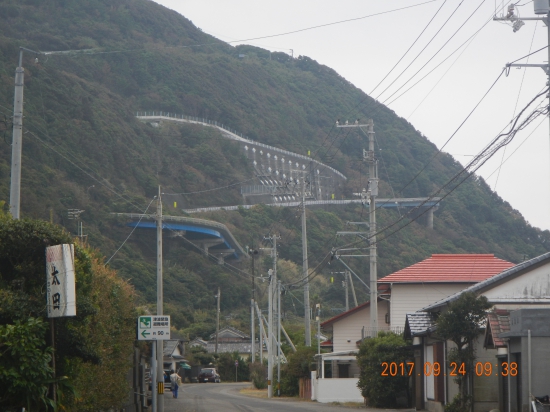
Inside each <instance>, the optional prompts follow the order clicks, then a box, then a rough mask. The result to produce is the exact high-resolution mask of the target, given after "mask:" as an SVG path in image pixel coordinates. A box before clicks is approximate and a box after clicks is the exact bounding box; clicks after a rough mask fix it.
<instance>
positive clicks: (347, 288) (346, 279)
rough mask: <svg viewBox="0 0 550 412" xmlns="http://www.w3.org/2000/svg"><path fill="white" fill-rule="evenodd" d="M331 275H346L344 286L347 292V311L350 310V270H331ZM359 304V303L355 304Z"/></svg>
mask: <svg viewBox="0 0 550 412" xmlns="http://www.w3.org/2000/svg"><path fill="white" fill-rule="evenodd" d="M330 274H331V275H344V280H343V281H342V287H343V288H344V292H345V294H346V312H347V311H348V310H349V284H348V271H347V270H346V271H344V272H330ZM355 306H357V305H355Z"/></svg>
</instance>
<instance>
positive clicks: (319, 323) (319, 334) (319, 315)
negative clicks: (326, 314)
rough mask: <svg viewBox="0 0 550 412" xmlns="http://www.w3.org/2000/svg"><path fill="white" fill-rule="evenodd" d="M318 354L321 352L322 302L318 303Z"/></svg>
mask: <svg viewBox="0 0 550 412" xmlns="http://www.w3.org/2000/svg"><path fill="white" fill-rule="evenodd" d="M315 306H316V307H317V319H316V320H317V355H320V354H321V304H320V303H317V304H316V305H315Z"/></svg>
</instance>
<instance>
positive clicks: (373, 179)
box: [363, 119, 378, 338]
mask: <svg viewBox="0 0 550 412" xmlns="http://www.w3.org/2000/svg"><path fill="white" fill-rule="evenodd" d="M368 125H369V127H368V131H367V133H368V137H369V150H368V151H367V152H366V153H365V151H363V159H364V160H366V161H367V162H368V163H369V186H368V190H367V193H368V194H370V198H369V204H370V207H369V212H370V213H369V241H370V259H369V260H370V262H369V263H370V328H371V338H375V337H376V336H378V274H377V270H376V268H377V265H376V196H378V161H377V160H376V159H375V157H374V122H373V121H372V119H369V122H368Z"/></svg>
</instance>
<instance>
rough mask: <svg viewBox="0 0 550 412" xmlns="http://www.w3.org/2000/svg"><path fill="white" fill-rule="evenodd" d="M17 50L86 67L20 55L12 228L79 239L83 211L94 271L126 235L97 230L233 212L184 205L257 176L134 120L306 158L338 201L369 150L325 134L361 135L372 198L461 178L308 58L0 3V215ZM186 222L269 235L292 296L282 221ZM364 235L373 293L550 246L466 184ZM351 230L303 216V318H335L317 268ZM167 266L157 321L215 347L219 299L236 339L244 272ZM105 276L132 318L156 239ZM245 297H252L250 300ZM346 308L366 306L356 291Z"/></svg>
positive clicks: (255, 239)
mask: <svg viewBox="0 0 550 412" xmlns="http://www.w3.org/2000/svg"><path fill="white" fill-rule="evenodd" d="M21 46H22V47H25V48H27V49H30V50H36V51H66V50H73V51H74V50H85V51H83V52H70V53H63V54H49V55H39V56H37V55H34V54H32V53H30V52H25V54H24V59H23V66H24V68H25V91H24V93H25V112H24V113H25V118H24V128H25V132H24V138H23V139H24V143H23V161H22V162H23V163H22V164H23V174H22V198H21V204H22V211H21V213H22V216H23V217H31V218H38V219H45V220H50V219H52V220H53V221H54V222H55V223H58V224H60V225H62V226H64V227H65V228H66V229H67V230H69V231H71V233H76V228H77V222H76V221H74V220H69V219H68V214H67V210H68V209H81V210H84V212H83V213H82V214H81V218H82V221H83V227H84V232H85V233H86V234H87V235H88V242H89V244H91V245H92V246H95V247H97V248H98V249H100V250H101V252H102V253H103V254H104V255H105V256H106V258H107V259H108V258H110V257H111V256H112V255H113V254H114V253H115V251H116V250H117V249H118V248H119V247H120V245H121V244H122V243H123V241H124V240H125V239H126V237H127V236H128V235H129V233H130V230H131V229H130V228H128V227H126V223H127V222H128V221H127V220H125V219H123V218H120V217H119V218H114V217H113V216H112V215H111V213H112V212H135V213H142V212H144V211H145V210H148V211H149V212H152V211H153V210H154V207H155V203H154V202H152V200H153V196H154V195H155V194H156V193H157V190H158V185H161V186H162V190H163V192H164V193H166V195H165V196H164V200H165V204H164V205H165V213H168V214H173V215H182V211H181V208H191V207H203V206H223V205H235V204H239V203H240V202H242V199H241V195H240V192H239V186H238V185H236V186H231V187H229V188H227V189H223V190H214V191H209V192H202V193H196V192H201V191H204V190H209V189H215V188H219V187H225V186H228V185H232V184H234V183H237V182H241V181H245V180H247V179H250V178H251V177H253V175H254V171H253V170H252V168H251V167H250V165H249V163H248V162H247V161H246V159H245V158H244V155H243V153H241V151H240V150H239V148H238V146H237V145H236V144H235V143H234V142H231V141H229V140H227V139H225V138H223V137H222V136H221V135H220V133H219V132H218V131H216V130H215V129H211V128H205V127H202V126H197V125H182V126H176V125H169V124H165V125H163V126H162V127H160V128H153V127H151V126H150V125H148V124H144V123H141V122H140V121H138V120H136V118H135V112H136V111H139V110H150V111H152V110H156V111H166V112H172V113H184V114H187V115H191V116H200V117H205V118H209V119H212V120H216V121H219V122H222V123H224V124H225V125H228V126H229V127H231V128H232V129H235V130H238V131H240V132H242V133H243V134H245V135H246V136H248V137H249V138H251V139H254V140H256V141H258V142H262V143H266V144H269V145H272V146H276V147H279V148H283V149H286V150H289V151H293V152H296V153H301V154H304V155H306V154H307V153H308V151H310V153H311V156H312V157H313V158H315V159H317V160H319V161H321V162H324V163H326V164H328V165H330V166H332V167H334V168H335V169H337V170H339V171H341V172H342V173H344V174H345V175H346V176H347V177H348V180H347V182H346V187H345V190H344V195H345V196H346V197H348V198H351V197H352V193H353V192H358V191H360V190H361V189H362V188H363V187H364V186H365V184H366V183H365V182H366V179H367V176H366V171H367V168H366V165H365V163H364V162H362V161H361V159H362V149H363V148H365V147H367V141H366V138H365V136H364V135H362V134H361V133H359V132H358V131H357V130H355V131H353V132H349V133H348V132H341V131H340V130H338V129H336V128H335V127H334V126H333V125H334V122H335V120H336V119H337V118H342V119H346V118H349V119H350V120H351V119H355V118H357V117H359V118H361V119H368V118H372V119H373V120H374V124H375V132H376V139H377V153H378V157H379V160H380V166H379V173H380V179H381V193H380V196H381V197H394V196H396V197H426V196H429V195H432V194H434V193H436V192H437V191H438V189H439V188H440V187H441V186H443V185H444V184H446V183H447V182H448V181H449V180H450V179H452V178H453V176H454V175H455V174H456V173H458V172H459V171H460V170H461V166H460V164H459V163H458V162H457V161H455V160H454V159H453V158H452V157H451V156H450V155H447V154H440V155H438V156H436V157H434V155H435V154H436V152H437V149H436V147H435V146H434V145H433V144H432V143H430V141H429V140H428V138H429V136H428V137H425V136H423V135H422V133H421V132H419V131H417V130H415V128H414V126H413V125H411V124H409V123H408V122H407V121H406V120H404V119H402V118H399V117H398V116H396V115H395V113H393V112H392V111H391V110H390V109H388V108H387V107H385V106H383V105H381V104H380V103H378V102H376V101H375V100H373V99H372V98H371V97H369V96H367V95H366V94H365V93H363V92H362V91H361V90H359V89H358V88H356V87H354V86H353V85H352V84H350V83H349V82H348V81H346V80H345V79H344V78H342V77H341V76H339V75H338V74H337V73H336V72H335V71H334V70H332V69H330V68H329V67H326V66H323V65H320V64H318V63H317V62H315V61H314V60H312V59H310V58H308V57H306V56H299V57H297V58H291V57H290V56H288V55H286V54H284V53H269V51H266V50H263V49H260V48H257V47H252V46H238V47H233V46H230V45H228V44H225V43H223V42H221V41H219V40H217V39H215V38H213V37H212V36H209V35H207V34H205V33H203V32H202V31H201V30H200V29H198V28H196V27H195V26H194V25H193V24H192V23H191V22H190V21H189V20H187V19H186V18H185V17H183V16H181V15H179V14H177V13H176V12H174V11H171V10H168V9H166V8H164V7H162V6H160V5H158V4H156V3H154V2H152V1H149V0H119V1H116V2H112V1H107V0H0V133H1V134H2V137H3V138H2V141H0V200H5V201H7V202H9V185H10V162H11V119H10V117H11V116H12V114H13V90H14V72H15V68H16V65H17V61H18V53H19V47H21ZM36 58H37V60H35V59H36ZM367 75H368V74H367ZM426 165H427V166H426ZM425 166H426V168H425V170H423V172H422V173H421V174H420V175H418V177H417V178H416V179H414V180H413V181H412V183H410V181H411V179H412V178H413V177H414V176H415V175H417V173H418V172H419V171H420V170H422V169H423V168H424V167H425ZM409 183H410V184H409ZM454 186H455V185H454V184H453V185H451V186H450V188H454ZM448 192H449V190H447V191H443V192H442V193H440V194H439V196H444V195H446V194H447V193H448ZM169 194H175V195H172V196H170V195H169ZM174 202H177V207H174V205H173V204H174ZM199 217H203V218H208V219H213V220H216V221H219V222H222V223H224V224H226V225H227V226H228V227H229V228H230V230H231V231H232V232H233V234H234V235H235V237H236V238H237V239H238V241H239V242H240V243H241V245H243V246H244V245H249V246H255V247H260V246H262V242H263V238H264V235H267V234H270V233H277V234H280V235H281V237H282V238H281V248H280V250H279V252H280V253H279V257H280V259H281V260H280V271H281V276H282V278H283V280H284V281H285V282H295V281H296V280H297V279H299V277H300V275H299V273H300V268H301V262H302V255H301V235H300V220H299V211H297V210H296V209H293V208H286V209H283V208H270V207H266V206H258V207H256V208H253V209H251V210H244V209H242V210H239V211H236V212H229V211H223V212H217V213H213V212H212V213H208V214H202V215H200V216H199ZM377 217H378V221H379V222H378V227H379V228H385V227H388V226H390V225H391V227H390V228H389V229H387V230H385V231H384V232H383V233H381V234H380V235H379V240H380V242H379V260H378V262H379V270H378V273H379V276H385V275H387V274H389V273H391V272H393V271H395V270H399V269H401V268H403V267H405V266H407V265H410V264H413V263H415V262H417V261H419V260H421V259H424V258H426V257H428V256H429V255H430V254H432V253H494V254H495V255H497V256H498V257H500V258H503V259H508V260H511V261H513V262H519V261H521V260H522V259H524V257H526V256H529V257H532V256H536V255H538V254H541V253H543V252H546V251H548V244H549V243H548V242H549V240H550V233H549V232H548V231H545V232H543V231H541V230H539V229H537V228H534V227H531V226H529V225H528V224H527V223H526V222H525V220H524V219H523V217H522V216H521V214H520V213H519V212H518V211H516V210H514V209H513V208H512V207H511V206H510V205H509V204H507V203H506V202H504V201H503V200H502V199H501V198H500V197H499V196H498V195H497V194H496V193H494V192H492V191H491V190H490V188H489V187H488V186H487V185H486V184H485V182H484V181H483V180H482V179H481V178H479V177H476V176H472V177H470V178H469V179H467V180H465V181H464V182H463V183H462V184H461V185H459V186H457V188H456V190H454V191H453V192H452V193H450V194H449V195H448V196H447V197H445V199H444V200H443V202H442V203H441V206H440V208H439V210H438V211H437V212H436V213H435V218H434V230H429V229H427V228H426V227H425V226H424V225H422V224H419V222H417V221H412V222H411V220H410V219H404V220H403V221H401V222H400V223H397V224H395V225H393V223H394V222H396V221H397V219H398V218H399V214H398V212H395V211H388V210H380V211H379V212H378V216H377ZM358 220H363V221H367V220H368V209H363V208H362V207H360V206H355V207H351V206H349V207H326V208H318V209H309V210H308V240H309V249H310V263H309V267H310V268H311V269H312V270H314V271H315V275H313V277H314V287H313V293H312V303H315V302H316V301H323V302H324V303H326V304H327V305H326V306H324V307H342V306H343V290H342V287H341V285H340V282H339V281H337V282H335V283H333V284H331V283H330V281H329V279H330V276H331V275H330V272H331V271H341V270H342V269H343V267H342V266H339V265H338V263H335V262H333V263H332V264H330V265H329V264H328V262H329V259H326V257H327V255H328V254H329V252H330V250H331V247H333V246H334V245H336V244H337V243H336V242H337V241H336V240H335V233H336V231H337V230H343V229H344V227H345V223H346V222H347V221H358ZM340 242H342V241H340ZM263 245H264V246H265V243H264V244H263ZM164 257H165V300H166V309H165V311H166V313H169V314H171V315H172V319H173V320H172V322H173V324H175V325H176V327H177V328H178V329H181V330H182V331H183V332H184V333H188V334H190V336H191V337H194V336H196V335H202V336H203V337H205V336H206V334H207V333H209V332H211V331H212V327H213V323H209V319H212V317H213V314H214V308H215V299H214V298H213V296H214V292H215V290H216V288H217V287H218V286H220V287H221V289H222V312H223V313H224V314H225V315H227V317H228V319H227V320H225V322H229V323H233V324H235V325H237V326H238V325H239V319H234V317H233V319H229V317H230V316H229V314H230V313H233V314H239V313H241V312H243V311H244V310H245V309H246V307H247V303H246V302H248V300H249V298H250V284H251V282H250V277H249V276H248V275H247V274H246V273H245V272H247V271H249V262H246V261H245V262H242V263H232V265H234V266H235V268H231V267H229V268H228V267H222V266H219V265H217V264H215V263H214V262H211V261H209V260H208V259H206V258H205V257H204V256H202V255H201V254H199V253H197V252H196V250H195V248H193V246H192V245H190V244H189V243H186V242H184V241H182V239H179V238H177V237H176V238H170V237H169V236H167V239H166V241H165V253H164ZM109 265H111V266H112V267H113V268H115V269H117V270H118V273H119V275H120V276H122V277H124V278H128V279H130V281H131V283H133V284H134V285H135V286H136V288H137V289H138V291H139V293H140V294H141V300H142V303H143V304H151V303H152V302H154V300H155V287H156V283H155V240H154V232H153V231H152V232H147V231H136V232H134V233H133V234H132V236H131V237H130V238H129V240H128V242H127V243H126V244H125V245H124V246H123V247H122V248H121V249H120V251H119V252H118V253H117V254H116V255H115V256H114V258H113V259H112V260H111V261H110V262H109ZM269 265H270V259H269V258H268V257H265V256H262V257H260V259H259V262H258V266H257V273H258V274H264V275H265V273H266V271H267V269H268V267H269ZM353 265H354V268H355V269H356V270H357V272H358V273H359V274H361V275H362V276H363V277H364V279H365V280H366V279H367V277H368V273H367V270H368V265H367V264H366V261H365V260H362V261H360V260H359V259H356V260H355V261H354V262H353ZM258 283H259V288H260V289H262V290H263V289H265V285H266V284H265V283H262V282H261V281H259V282H258ZM356 287H357V288H358V289H359V286H357V285H356ZM359 295H360V298H362V299H365V298H366V297H367V293H366V291H364V290H362V289H361V290H359ZM300 300H301V293H300V290H299V289H298V290H293V291H292V290H291V291H290V293H289V294H287V295H285V309H286V310H287V312H289V313H296V314H298V315H301V314H302V312H303V308H302V307H301V303H300ZM153 307H154V306H153ZM243 313H244V312H243ZM326 315H330V312H327V313H326ZM237 318H238V316H237Z"/></svg>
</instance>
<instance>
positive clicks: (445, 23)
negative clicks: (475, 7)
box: [375, 0, 464, 100]
mask: <svg viewBox="0 0 550 412" xmlns="http://www.w3.org/2000/svg"><path fill="white" fill-rule="evenodd" d="M462 3H464V0H462V1H461V2H460V3H458V6H456V8H455V9H454V11H453V12H452V13H451V15H450V16H449V17H448V18H447V20H445V22H444V23H443V24H442V25H441V27H440V28H439V30H438V31H437V32H436V33H435V34H434V35H433V36H432V38H431V39H430V41H428V43H427V44H426V45H425V46H424V48H423V49H422V50H420V51H419V52H418V53H417V55H416V56H415V58H414V59H413V60H412V61H411V62H410V63H409V64H408V66H407V67H405V68H404V69H403V70H402V71H401V73H399V75H398V76H397V77H396V78H395V79H394V80H393V81H392V82H391V83H390V85H389V86H387V87H386V88H385V89H384V90H382V92H381V93H379V94H378V96H376V97H375V99H376V100H378V99H379V98H380V96H382V95H383V94H384V93H385V92H386V90H388V89H389V88H390V87H391V86H392V85H393V84H394V83H395V82H396V81H397V80H398V79H399V78H400V77H401V76H402V75H403V73H405V72H406V71H407V70H408V69H409V67H411V65H412V64H413V63H414V62H415V61H416V59H418V58H419V57H420V55H421V54H422V53H423V52H424V50H426V48H427V47H428V46H429V45H430V44H431V43H432V41H433V40H434V39H435V38H436V37H437V35H438V34H439V33H440V32H441V30H443V28H444V27H445V26H446V25H447V23H448V22H449V20H450V19H451V18H452V17H453V16H454V14H455V13H456V12H457V10H458V9H459V7H460V6H462ZM445 44H446V43H445ZM390 97H391V96H390Z"/></svg>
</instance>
